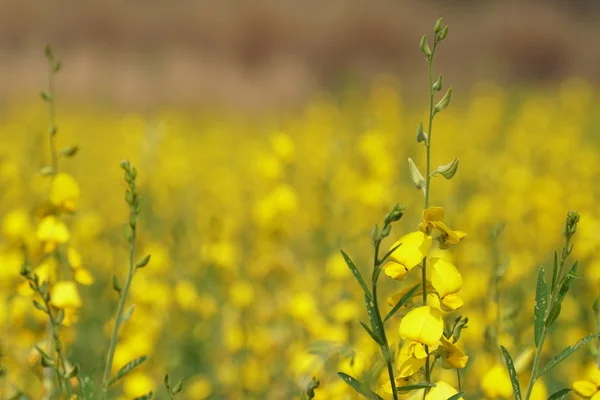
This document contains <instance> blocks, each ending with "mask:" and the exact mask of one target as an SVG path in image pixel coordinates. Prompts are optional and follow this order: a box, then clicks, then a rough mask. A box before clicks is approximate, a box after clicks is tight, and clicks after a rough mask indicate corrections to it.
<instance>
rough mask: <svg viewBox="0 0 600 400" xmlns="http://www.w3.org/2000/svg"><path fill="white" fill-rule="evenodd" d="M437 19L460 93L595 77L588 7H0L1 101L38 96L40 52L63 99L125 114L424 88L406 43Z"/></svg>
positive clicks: (581, 3)
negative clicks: (50, 55)
mask: <svg viewBox="0 0 600 400" xmlns="http://www.w3.org/2000/svg"><path fill="white" fill-rule="evenodd" d="M441 15H443V16H444V17H445V18H446V20H447V22H448V23H450V24H451V30H452V37H453V40H452V41H449V42H448V43H447V44H446V45H445V46H444V47H443V49H442V50H441V51H440V52H439V65H443V68H444V71H445V73H446V74H447V76H448V77H451V79H452V82H453V84H454V85H455V86H456V87H457V88H458V89H463V88H464V87H468V86H469V85H471V84H472V83H473V82H475V81H478V80H480V79H482V78H484V79H488V80H495V81H498V82H501V83H503V84H520V83H527V84H530V83H544V84H547V83H552V82H556V81H557V80H559V79H561V78H564V77H567V76H573V75H577V76H582V77H585V78H587V79H590V80H592V81H594V82H596V81H598V79H600V78H599V77H598V73H597V70H598V69H597V66H598V65H600V48H599V47H598V46H595V45H594V43H597V42H598V39H599V38H600V31H599V30H598V29H597V26H598V20H599V15H600V4H599V3H598V2H597V1H594V0H568V1H567V0H548V1H536V0H506V1H493V0H455V1H409V0H396V1H386V0H377V1H364V0H329V1H326V2H323V1H301V2H300V1H293V0H256V1H252V2H245V1H229V0H228V1H218V2H217V1H191V0H180V1H177V2H176V3H173V2H165V1H160V0H146V1H128V2H122V1H118V0H108V1H103V2H96V1H71V0H56V1H45V0H2V13H1V15H0V56H1V57H2V60H3V61H2V63H1V65H0V95H1V98H2V99H3V100H4V101H7V100H8V99H12V98H13V96H25V94H24V93H37V91H38V90H39V88H40V87H41V86H42V85H43V83H44V82H45V69H46V64H45V59H44V58H43V57H41V56H40V54H41V50H40V49H42V48H43V45H44V44H45V43H46V42H50V43H52V44H53V46H54V47H55V51H56V52H57V54H59V55H60V56H61V57H62V58H63V61H64V64H65V66H66V68H67V70H68V71H69V76H68V78H67V77H65V76H63V77H62V78H61V79H60V83H59V85H60V92H61V94H62V95H63V96H68V97H69V98H75V99H77V100H78V101H90V102H95V101H100V102H108V103H114V104H118V105H120V106H123V107H127V108H141V107H147V106H152V105H157V104H158V105H160V104H173V103H177V104H199V103H200V104H202V103H206V104H211V105H227V106H230V105H232V106H235V107H239V108H242V109H259V110H264V109H268V108H269V107H273V106H287V105H294V104H299V103H301V102H302V101H303V100H305V99H306V98H307V96H310V94H311V93H313V92H314V91H318V90H321V89H323V88H332V87H333V88H335V87H336V86H339V85H341V84H343V83H344V82H345V81H347V80H350V79H351V80H358V81H360V82H365V81H368V80H369V79H370V78H372V77H373V76H375V75H377V74H379V73H382V72H386V73H392V74H397V75H399V76H402V77H403V84H405V85H411V84H414V85H417V86H418V85H421V86H422V84H421V82H422V79H420V78H422V76H423V71H424V69H423V59H422V57H421V56H420V53H419V49H418V46H415V41H416V43H417V44H418V38H420V36H421V34H422V32H423V29H422V28H423V27H424V26H429V25H430V21H435V20H436V19H437V18H438V17H439V16H441Z"/></svg>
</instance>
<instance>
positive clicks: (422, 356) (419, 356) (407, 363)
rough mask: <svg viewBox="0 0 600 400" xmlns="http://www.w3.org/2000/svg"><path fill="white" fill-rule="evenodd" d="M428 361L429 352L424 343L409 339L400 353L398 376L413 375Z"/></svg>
mask: <svg viewBox="0 0 600 400" xmlns="http://www.w3.org/2000/svg"><path fill="white" fill-rule="evenodd" d="M426 361H427V352H426V351H425V346H424V345H423V344H422V343H418V342H413V341H407V342H406V343H404V344H403V346H402V348H401V349H400V354H399V355H398V360H397V361H396V363H397V367H396V368H397V371H398V378H407V377H409V376H413V375H414V374H416V373H417V372H419V371H420V370H421V368H422V367H423V365H425V362H426Z"/></svg>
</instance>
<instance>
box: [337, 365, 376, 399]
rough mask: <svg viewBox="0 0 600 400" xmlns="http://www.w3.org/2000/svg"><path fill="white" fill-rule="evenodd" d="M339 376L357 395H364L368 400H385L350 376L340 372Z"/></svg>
mask: <svg viewBox="0 0 600 400" xmlns="http://www.w3.org/2000/svg"><path fill="white" fill-rule="evenodd" d="M337 374H338V376H339V377H340V378H342V380H343V381H344V382H346V383H347V384H348V385H350V386H351V387H352V389H354V390H356V392H357V393H359V394H362V395H363V396H365V397H366V398H367V399H375V400H383V398H382V397H381V396H379V395H378V394H377V393H375V392H373V391H371V390H369V389H368V388H366V387H365V386H364V385H363V384H362V383H360V382H359V381H358V380H356V379H354V378H353V377H351V376H350V375H348V374H345V373H343V372H338V373H337Z"/></svg>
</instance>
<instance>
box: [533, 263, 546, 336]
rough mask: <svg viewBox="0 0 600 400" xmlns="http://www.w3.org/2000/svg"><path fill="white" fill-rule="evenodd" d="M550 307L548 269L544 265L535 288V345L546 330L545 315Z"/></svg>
mask: <svg viewBox="0 0 600 400" xmlns="http://www.w3.org/2000/svg"><path fill="white" fill-rule="evenodd" d="M547 309H548V284H547V283H546V270H545V269H544V267H543V266H542V267H541V268H540V272H539V274H538V279H537V288H536V290H535V306H534V307H533V338H534V340H535V347H536V348H537V347H538V346H539V344H540V338H541V337H542V331H543V330H544V317H545V316H546V311H547Z"/></svg>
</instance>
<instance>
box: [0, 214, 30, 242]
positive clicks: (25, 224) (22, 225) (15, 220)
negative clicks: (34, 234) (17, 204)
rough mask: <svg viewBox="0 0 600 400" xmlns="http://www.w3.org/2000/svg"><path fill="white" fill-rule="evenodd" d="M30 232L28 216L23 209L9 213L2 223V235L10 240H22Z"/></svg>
mask: <svg viewBox="0 0 600 400" xmlns="http://www.w3.org/2000/svg"><path fill="white" fill-rule="evenodd" d="M30 232H31V226H30V223H29V215H28V214H27V212H26V211H25V210H24V209H17V210H13V211H10V212H9V213H7V214H6V215H5V216H4V219H3V221H2V233H3V234H4V236H6V238H8V239H12V240H23V239H25V238H26V237H27V235H29V233H30Z"/></svg>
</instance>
